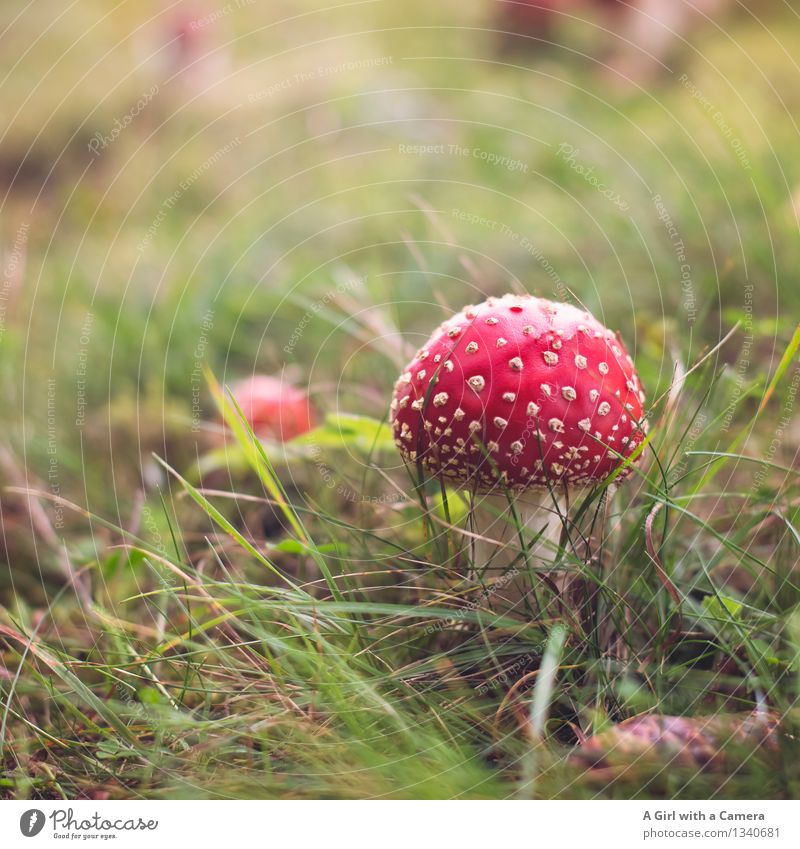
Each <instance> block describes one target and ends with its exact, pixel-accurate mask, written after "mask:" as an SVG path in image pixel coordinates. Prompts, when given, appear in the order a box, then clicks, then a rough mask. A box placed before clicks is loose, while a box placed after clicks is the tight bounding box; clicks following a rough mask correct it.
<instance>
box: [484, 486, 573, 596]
mask: <svg viewBox="0 0 800 849" xmlns="http://www.w3.org/2000/svg"><path fill="white" fill-rule="evenodd" d="M565 506H566V505H565V503H564V500H563V499H562V498H561V497H557V496H554V495H553V494H551V493H550V492H549V491H548V490H546V489H532V490H528V491H526V492H521V493H518V494H514V495H513V496H512V497H511V504H509V499H508V497H506V495H476V496H475V501H474V505H473V510H472V527H471V530H472V532H473V533H474V534H476V536H475V537H474V540H473V545H472V574H471V576H470V577H471V578H472V579H474V580H480V581H482V583H483V584H484V585H485V586H486V588H487V595H486V598H485V604H486V606H487V607H489V608H490V609H491V610H493V611H495V612H496V613H503V612H509V611H511V610H514V611H516V612H518V613H520V612H524V611H525V610H526V609H527V606H528V605H530V607H531V609H536V604H535V599H534V597H533V596H532V590H533V589H534V586H535V583H536V579H535V577H534V575H533V573H534V572H535V571H539V570H542V571H548V570H547V566H548V564H552V563H553V560H554V557H555V552H556V547H557V546H558V541H559V538H560V535H561V530H562V527H563V525H562V521H561V516H563V515H564V512H565ZM511 507H513V511H512V509H511ZM515 514H516V520H515V518H514V515H515ZM537 534H538V535H539V536H538V538H537ZM531 540H533V541H531ZM523 545H524V546H525V547H523Z"/></svg>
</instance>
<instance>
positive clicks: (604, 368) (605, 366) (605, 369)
mask: <svg viewBox="0 0 800 849" xmlns="http://www.w3.org/2000/svg"><path fill="white" fill-rule="evenodd" d="M597 369H598V371H599V372H600V374H608V363H600V364H599V365H598V366H597Z"/></svg>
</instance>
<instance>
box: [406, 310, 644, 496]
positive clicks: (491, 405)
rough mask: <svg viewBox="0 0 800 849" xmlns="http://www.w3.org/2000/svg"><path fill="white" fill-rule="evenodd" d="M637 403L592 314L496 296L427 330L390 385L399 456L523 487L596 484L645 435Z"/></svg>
mask: <svg viewBox="0 0 800 849" xmlns="http://www.w3.org/2000/svg"><path fill="white" fill-rule="evenodd" d="M644 401H645V395H644V391H643V390H642V387H641V384H640V383H639V377H638V375H637V374H636V369H635V368H634V365H633V360H632V359H631V358H630V356H629V355H628V353H627V351H626V350H625V345H624V344H623V342H622V340H621V339H620V338H619V336H618V335H616V334H614V333H612V332H611V331H610V330H608V328H606V327H604V326H603V325H602V324H600V322H598V321H597V320H596V319H595V318H594V317H593V316H592V315H590V314H589V313H588V312H586V311H585V310H582V309H578V308H577V307H574V306H572V305H571V304H564V303H558V302H555V301H548V300H546V299H544V298H535V297H532V296H530V295H505V296H503V297H501V298H489V299H488V300H487V301H484V303H482V304H479V305H477V306H469V307H466V308H465V309H464V310H463V311H462V312H460V313H458V314H457V315H455V316H453V318H451V319H449V320H448V321H446V322H444V324H442V325H441V326H440V327H439V328H438V329H437V330H436V332H435V333H434V334H433V336H431V338H430V340H429V341H428V342H427V344H426V345H424V346H423V347H422V348H421V349H420V350H419V351H418V352H417V354H416V356H415V357H414V359H413V360H412V361H411V363H409V365H408V366H407V367H406V370H405V371H404V373H403V374H402V375H401V376H400V379H399V380H398V381H397V384H396V385H395V389H394V396H393V399H392V405H391V418H392V424H393V427H394V437H395V443H396V444H397V447H398V448H399V449H400V451H401V453H402V454H403V457H404V458H405V459H406V460H408V461H410V462H413V463H421V464H422V466H423V468H424V469H425V471H426V472H427V473H428V474H430V475H439V474H443V475H445V476H447V477H449V478H452V479H455V480H457V481H459V482H461V483H463V484H465V485H471V486H473V487H474V488H476V489H480V490H487V489H491V488H493V487H495V486H497V485H499V484H501V483H502V484H503V485H507V486H509V487H511V488H514V489H526V488H528V487H543V486H548V485H555V484H564V483H566V484H567V485H573V484H577V485H581V484H591V483H595V482H598V481H602V480H605V479H606V478H607V477H608V476H609V475H610V474H611V473H612V472H613V471H614V470H615V469H617V468H618V467H619V466H620V465H621V464H622V463H623V461H624V460H625V458H627V457H628V456H630V454H631V453H633V451H634V450H635V449H636V448H637V446H638V445H639V444H640V443H641V442H642V440H643V439H644V437H645V434H646V432H647V423H646V422H645V421H644V420H643V405H644ZM630 470H631V468H630V465H629V466H628V467H627V468H626V469H624V470H623V472H622V473H621V475H620V477H622V476H624V475H626V474H629V473H630Z"/></svg>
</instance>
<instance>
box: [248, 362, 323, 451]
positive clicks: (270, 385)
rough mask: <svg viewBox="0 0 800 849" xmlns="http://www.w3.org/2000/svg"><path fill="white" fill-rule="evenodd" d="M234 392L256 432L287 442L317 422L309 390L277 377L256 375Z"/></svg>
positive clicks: (258, 434)
mask: <svg viewBox="0 0 800 849" xmlns="http://www.w3.org/2000/svg"><path fill="white" fill-rule="evenodd" d="M231 392H232V393H233V397H234V398H235V399H236V403H237V404H238V405H239V407H240V408H241V410H242V413H243V415H244V417H245V418H246V419H247V423H248V424H249V425H250V427H251V428H252V429H253V433H255V435H256V436H260V437H265V438H267V439H274V440H279V441H281V442H287V441H288V440H290V439H294V437H296V436H300V435H301V434H303V433H306V431H309V430H311V428H312V427H313V426H314V413H313V410H312V408H311V405H310V404H309V401H308V397H307V396H306V394H305V393H304V392H302V391H301V390H299V389H297V388H296V387H294V386H292V385H291V384H288V383H285V382H283V381H282V380H279V379H278V378H275V377H269V376H267V375H255V376H254V377H250V378H248V379H247V380H242V381H240V382H239V383H237V384H235V385H234V386H232V387H231Z"/></svg>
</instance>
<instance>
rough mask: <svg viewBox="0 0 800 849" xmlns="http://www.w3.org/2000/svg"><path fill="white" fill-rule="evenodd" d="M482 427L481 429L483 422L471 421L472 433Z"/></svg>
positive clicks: (470, 428)
mask: <svg viewBox="0 0 800 849" xmlns="http://www.w3.org/2000/svg"><path fill="white" fill-rule="evenodd" d="M480 429H481V423H480V422H470V423H469V430H470V433H477V432H478V431H479V430H480Z"/></svg>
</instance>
